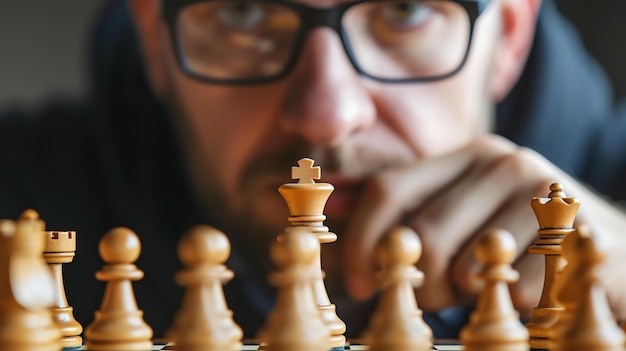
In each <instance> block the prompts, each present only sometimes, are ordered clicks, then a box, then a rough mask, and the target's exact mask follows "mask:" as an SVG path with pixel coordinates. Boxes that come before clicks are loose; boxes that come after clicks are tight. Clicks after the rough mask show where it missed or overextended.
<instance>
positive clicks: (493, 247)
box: [476, 229, 517, 265]
mask: <svg viewBox="0 0 626 351" xmlns="http://www.w3.org/2000/svg"><path fill="white" fill-rule="evenodd" d="M516 254H517V244H516V243H515V239H514V238H513V236H512V235H511V233H509V232H507V231H506V230H502V229H493V230H490V231H488V232H487V233H486V234H485V235H483V236H482V237H481V238H480V239H478V243H477V244H476V259H477V260H478V261H480V262H481V263H483V264H485V265H488V264H510V263H511V262H513V260H514V259H515V256H516Z"/></svg>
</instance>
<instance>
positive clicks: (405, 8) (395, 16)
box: [382, 1, 432, 27]
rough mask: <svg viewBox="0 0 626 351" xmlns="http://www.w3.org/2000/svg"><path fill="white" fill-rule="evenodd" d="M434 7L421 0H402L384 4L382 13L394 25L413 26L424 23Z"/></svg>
mask: <svg viewBox="0 0 626 351" xmlns="http://www.w3.org/2000/svg"><path fill="white" fill-rule="evenodd" d="M431 12H432V8H431V7H430V6H428V5H426V4H424V3H422V2H420V1H402V2H395V3H392V4H388V5H386V6H384V8H383V12H382V15H383V16H384V17H385V19H386V20H387V22H388V23H389V24H390V25H392V26H399V27H412V26H418V25H420V24H422V23H424V22H425V21H426V20H427V19H428V17H429V15H430V14H431Z"/></svg>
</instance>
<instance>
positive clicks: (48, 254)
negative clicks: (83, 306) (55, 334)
mask: <svg viewBox="0 0 626 351" xmlns="http://www.w3.org/2000/svg"><path fill="white" fill-rule="evenodd" d="M43 233H44V237H45V249H44V253H43V257H44V259H45V260H46V262H47V263H48V267H50V270H51V271H52V275H53V277H54V282H55V288H56V304H55V306H54V307H52V308H51V311H52V317H53V318H54V320H55V322H56V324H57V325H58V326H59V327H60V328H61V334H62V335H63V338H62V339H61V344H62V345H63V348H78V347H80V346H82V344H83V338H81V337H80V334H81V333H82V332H83V326H82V325H80V323H78V321H76V318H74V313H73V308H72V307H71V306H69V305H68V303H67V297H66V295H65V287H64V284H63V268H62V265H63V264H64V263H71V262H72V260H73V259H74V255H75V252H76V232H73V231H45V232H43Z"/></svg>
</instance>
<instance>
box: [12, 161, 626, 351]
mask: <svg viewBox="0 0 626 351" xmlns="http://www.w3.org/2000/svg"><path fill="white" fill-rule="evenodd" d="M320 177H321V169H320V167H318V166H314V161H313V160H312V159H302V160H300V161H298V166H297V167H293V168H292V178H293V179H298V182H297V183H288V184H284V185H282V186H281V187H280V188H279V192H280V194H281V195H282V196H283V198H284V199H285V201H286V203H287V206H288V207H289V212H290V217H289V218H288V221H289V224H290V225H289V226H288V227H287V228H285V231H284V232H283V233H282V234H280V235H278V236H277V238H276V241H275V242H274V243H273V245H272V247H271V250H270V252H271V257H272V260H273V261H274V263H275V266H276V271H275V272H273V273H272V274H271V275H270V277H269V281H270V283H271V284H272V285H274V286H275V287H276V288H277V296H276V304H275V307H274V310H273V311H272V312H271V313H270V314H269V316H268V317H267V321H266V324H265V326H264V327H263V328H262V330H260V331H259V341H258V342H245V341H244V340H242V336H243V332H242V330H241V328H239V326H238V325H237V324H236V323H235V322H234V321H233V318H232V311H231V310H230V309H229V308H228V306H227V304H226V299H225V296H224V292H223V289H222V285H223V284H224V283H226V282H228V281H229V280H231V279H232V278H233V276H234V273H233V272H232V271H231V270H229V269H228V268H227V267H226V265H225V262H226V261H227V259H228V257H229V255H230V243H229V241H228V238H227V236H226V235H225V234H224V233H222V232H220V231H218V230H217V229H215V228H212V227H210V226H206V225H204V226H197V227H195V228H192V229H191V230H190V231H188V232H187V233H186V234H185V235H184V236H183V238H182V239H181V241H180V242H179V245H178V256H179V258H180V260H181V262H182V263H183V265H184V267H185V268H184V269H183V270H181V271H180V272H178V273H177V275H176V276H175V281H176V283H177V284H179V285H180V286H182V287H183V288H184V289H185V293H184V296H183V301H182V303H181V307H180V309H179V311H178V312H177V314H176V316H175V317H174V322H173V324H172V326H171V328H170V330H168V331H167V333H166V335H165V340H167V341H166V342H163V343H158V342H153V333H152V329H151V328H150V326H148V325H147V324H146V322H145V321H144V320H143V312H142V311H141V310H140V309H139V308H138V306H137V302H136V300H135V296H134V294H133V289H132V282H133V281H136V280H140V279H141V278H142V277H143V272H142V271H141V270H140V269H139V268H138V267H137V266H135V265H134V262H135V261H136V260H137V258H138V257H139V255H140V251H141V243H140V241H139V238H138V236H137V235H136V234H135V233H134V232H132V231H131V230H130V229H128V228H121V227H120V228H115V229H113V230H111V231H109V232H108V233H106V234H105V235H104V236H103V237H102V239H101V241H100V244H99V254H100V257H101V258H102V260H103V261H104V265H103V267H102V269H101V270H100V271H98V272H97V273H96V278H97V279H98V280H101V281H103V282H105V283H106V290H105V292H104V296H103V299H102V304H101V306H100V309H99V310H98V311H96V312H95V319H94V321H93V322H92V323H91V324H90V325H88V326H86V328H85V329H84V333H83V327H82V326H81V325H80V324H79V323H78V322H77V321H76V320H75V319H74V317H73V312H72V311H73V310H72V307H70V305H69V304H68V301H67V298H66V296H65V291H64V285H63V273H62V272H63V271H62V265H63V264H68V263H71V262H72V260H73V257H74V253H75V251H76V233H75V232H72V231H64V232H60V231H46V229H45V223H44V221H43V220H42V219H40V218H39V215H38V214H37V212H35V211H33V210H26V211H25V212H24V213H23V214H22V215H21V216H20V218H19V219H18V220H0V343H1V344H2V345H4V348H5V349H6V350H9V351H58V350H60V349H62V348H63V349H74V350H111V351H113V350H145V351H147V350H177V351H192V350H193V351H217V350H219V351H228V350H232V351H238V350H240V351H243V350H266V351H295V350H298V351H309V350H310V351H326V350H334V351H339V350H372V351H409V350H410V351H426V350H442V351H445V350H447V351H453V350H468V351H492V350H493V351H513V350H519V351H526V350H530V349H532V350H553V351H556V350H562V351H570V350H594V351H596V350H625V346H624V345H625V342H626V339H625V337H624V332H623V328H620V327H619V326H618V325H617V323H616V321H615V320H614V319H613V316H612V315H611V312H610V309H609V307H608V303H607V301H606V297H605V294H604V292H603V291H602V289H601V288H600V284H599V282H598V278H597V273H596V271H597V269H598V267H599V265H600V264H601V263H602V261H603V259H604V253H603V251H602V250H601V247H600V246H599V245H597V244H596V242H595V241H594V237H593V235H592V233H590V232H589V230H588V229H586V228H585V227H580V228H574V227H573V223H574V220H575V217H576V213H577V211H578V208H579V206H580V203H579V202H578V200H576V199H574V198H568V197H566V195H565V194H564V192H563V187H562V186H561V185H560V184H558V183H555V184H552V185H551V186H550V193H549V194H548V196H547V197H545V198H542V197H537V198H534V199H532V201H531V206H532V208H533V210H534V212H535V214H536V216H537V219H538V223H539V230H538V238H537V240H536V241H535V244H534V245H533V246H532V247H531V248H530V249H529V252H530V253H531V254H538V255H544V256H545V263H546V264H545V269H546V271H545V283H544V290H543V293H542V297H541V300H540V301H539V303H538V306H537V308H535V310H534V313H533V316H532V318H531V319H530V320H529V321H528V322H527V323H526V325H523V324H522V323H521V322H520V319H519V314H518V313H517V311H515V309H514V307H513V304H512V303H511V298H510V294H509V290H508V284H510V283H513V282H515V281H517V279H518V275H519V274H518V273H517V272H516V271H515V270H514V269H513V268H512V267H511V264H512V262H513V260H514V259H515V256H516V243H515V240H514V238H513V237H512V236H511V234H509V233H508V232H506V231H504V230H497V229H496V230H491V231H489V232H487V233H485V234H484V235H482V236H481V237H480V238H479V240H478V242H477V244H476V247H475V255H476V258H477V260H478V261H479V262H480V263H482V267H483V268H482V271H481V272H480V273H479V278H481V279H482V280H483V281H484V288H483V291H482V293H481V294H480V296H479V298H478V301H477V304H476V308H475V310H474V312H473V313H472V315H471V316H470V321H469V323H468V325H466V326H465V327H464V328H463V329H462V330H461V333H460V336H459V337H460V339H459V341H458V342H454V343H450V344H442V343H437V342H434V341H433V333H432V331H431V329H430V327H429V326H428V325H427V324H426V323H425V322H424V320H423V319H422V311H421V309H420V308H419V306H418V303H417V301H416V298H415V293H414V289H416V288H419V287H420V285H422V283H423V280H424V275H423V273H422V272H421V271H419V270H418V269H417V267H416V263H417V262H418V261H419V259H420V255H421V252H422V247H421V242H420V239H419V237H418V235H417V234H416V233H415V232H414V231H412V230H411V229H410V228H408V227H403V226H398V227H396V228H393V229H391V230H390V231H389V232H388V233H387V234H386V235H385V236H384V237H383V238H382V239H381V241H380V242H379V243H378V245H377V247H376V257H377V259H378V260H379V263H380V266H381V267H383V268H382V269H381V270H380V271H379V272H378V278H379V282H380V293H379V299H378V307H377V309H376V310H375V312H374V313H373V315H372V316H371V319H370V323H369V327H368V328H367V329H366V330H365V331H364V333H363V335H362V338H360V339H359V340H357V341H347V340H346V338H345V336H344V333H345V330H346V325H345V324H344V322H343V321H342V320H341V319H340V317H339V316H337V314H336V308H335V305H334V304H332V303H331V301H330V299H329V297H328V294H327V293H326V288H325V285H324V278H323V277H324V273H323V271H322V268H321V259H320V250H321V244H327V243H332V242H334V241H335V240H337V236H336V235H335V234H334V233H332V232H330V230H329V228H328V227H326V226H325V225H324V220H325V219H326V217H325V216H324V215H323V211H324V206H325V204H326V201H327V199H328V197H329V196H330V194H331V193H332V191H333V186H332V185H331V184H327V183H316V182H315V180H318V179H320ZM83 336H84V339H83Z"/></svg>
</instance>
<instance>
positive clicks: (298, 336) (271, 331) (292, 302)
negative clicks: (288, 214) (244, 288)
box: [259, 230, 330, 351]
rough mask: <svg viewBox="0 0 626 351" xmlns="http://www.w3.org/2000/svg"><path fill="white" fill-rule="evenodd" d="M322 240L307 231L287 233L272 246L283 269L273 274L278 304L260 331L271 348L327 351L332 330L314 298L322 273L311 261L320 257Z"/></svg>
mask: <svg viewBox="0 0 626 351" xmlns="http://www.w3.org/2000/svg"><path fill="white" fill-rule="evenodd" d="M319 249H320V243H319V241H318V239H317V238H316V237H315V236H314V235H313V234H311V233H310V232H307V231H304V230H303V231H292V232H288V233H285V234H284V235H283V236H282V239H281V240H280V241H277V242H275V243H274V245H273V246H272V250H271V253H272V259H273V261H274V262H275V263H276V265H277V266H278V267H279V272H276V273H273V274H272V275H271V276H270V282H271V283H272V284H273V285H275V286H276V287H277V288H278V295H277V298H276V305H275V307H274V310H273V311H272V312H271V313H270V315H269V316H268V318H267V321H266V325H265V326H264V327H263V329H262V330H261V332H260V333H259V334H260V335H259V336H260V338H261V340H262V341H263V342H264V343H266V344H267V345H266V348H264V350H267V351H294V350H298V351H327V350H328V349H330V343H329V336H330V330H329V329H328V327H327V326H326V325H325V324H324V322H323V320H322V317H321V313H320V310H319V309H318V306H317V304H316V302H315V299H314V297H313V290H312V289H311V282H312V281H313V280H315V279H320V277H319V275H320V272H319V271H317V270H316V269H313V268H312V266H311V262H313V261H314V260H315V257H316V256H317V257H319Z"/></svg>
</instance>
